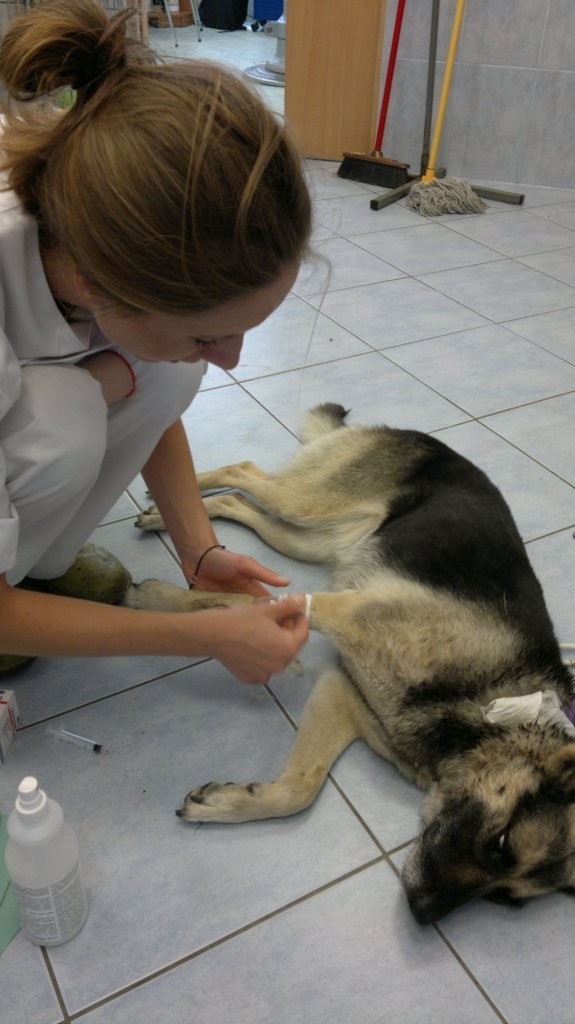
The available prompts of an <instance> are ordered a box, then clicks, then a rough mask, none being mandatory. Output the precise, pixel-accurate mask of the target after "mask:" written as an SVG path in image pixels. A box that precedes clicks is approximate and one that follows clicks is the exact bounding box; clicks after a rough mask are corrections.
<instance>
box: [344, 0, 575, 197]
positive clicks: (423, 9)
mask: <svg viewBox="0 0 575 1024" xmlns="http://www.w3.org/2000/svg"><path fill="white" fill-rule="evenodd" d="M455 2H456V0H441V9H440V24H439V43H438V65H437V72H436V85H435V97H436V101H437V98H438V96H439V89H440V85H441V81H442V77H443V70H444V64H443V63H440V62H441V61H444V60H445V57H446V54H447V47H448V43H449V35H450V31H451V25H452V21H453V15H454V11H455ZM352 6H353V5H352ZM396 7H397V2H396V0H388V2H387V19H386V38H385V48H384V58H385V59H384V65H383V74H384V75H385V71H386V68H387V57H388V53H389V45H390V41H391V36H392V32H393V20H394V18H395V12H396ZM430 20H431V0H407V3H406V8H405V18H404V22H403V29H402V35H401V39H400V44H399V55H398V61H397V66H396V74H395V80H394V84H393V92H392V95H391V103H390V109H389V115H388V121H387V126H386V132H385V137H384V146H383V149H384V152H385V154H386V156H390V157H393V158H395V159H397V160H405V161H408V162H409V163H411V165H412V171H414V172H418V171H419V163H420V153H421V137H422V133H423V118H424V110H425V87H426V77H427V54H428V46H429V28H430ZM439 163H440V165H441V164H443V166H446V167H447V172H448V174H449V175H451V176H453V177H458V178H461V177H463V178H467V179H469V180H472V179H492V180H495V181H502V182H503V181H504V182H512V183H524V184H540V185H550V186H559V187H564V188H575V0H468V2H467V5H466V14H465V20H464V23H463V30H462V35H461V38H460V43H459V49H458V56H457V64H456V67H455V72H454V76H453V80H452V87H451V93H450V98H449V105H448V110H447V117H446V120H445V127H444V132H443V139H442V146H441V151H440V161H439Z"/></svg>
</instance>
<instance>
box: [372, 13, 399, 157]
mask: <svg viewBox="0 0 575 1024" xmlns="http://www.w3.org/2000/svg"><path fill="white" fill-rule="evenodd" d="M405 2H406V0H399V2H398V4H397V12H396V15H395V26H394V29H393V38H392V40H391V50H390V51H389V64H388V65H387V74H386V76H385V87H384V90H383V99H382V101H381V112H380V115H379V124H378V126H377V135H376V136H375V146H374V151H375V152H376V153H379V152H380V150H381V144H382V142H383V133H384V131H385V122H386V121H387V111H388V109H389V97H390V96H391V86H392V84H393V75H394V72H395V62H396V60H397V50H398V47H399V36H400V33H401V24H402V22H403V12H404V10H405Z"/></svg>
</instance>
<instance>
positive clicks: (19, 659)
mask: <svg viewBox="0 0 575 1024" xmlns="http://www.w3.org/2000/svg"><path fill="white" fill-rule="evenodd" d="M31 661H34V658H32V657H31V656H30V655H28V654H0V676H6V675H10V673H11V672H19V671H20V669H21V668H26V665H29V664H30V662H31Z"/></svg>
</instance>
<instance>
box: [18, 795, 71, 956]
mask: <svg viewBox="0 0 575 1024" xmlns="http://www.w3.org/2000/svg"><path fill="white" fill-rule="evenodd" d="M8 835H9V837H10V838H9V839H8V842H7V844H6V851H5V860H6V868H7V870H8V874H9V875H10V878H11V880H12V887H13V889H14V892H15V895H16V899H17V900H18V906H19V909H20V923H21V925H22V931H23V932H24V934H25V935H26V936H27V938H29V939H30V941H31V942H35V943H36V944H37V945H39V946H40V945H41V946H59V945H60V944H61V943H62V942H67V941H68V939H71V938H73V936H74V935H76V934H77V932H79V931H80V928H81V927H82V925H83V924H84V922H85V921H86V918H87V916H88V900H87V898H86V892H85V889H84V885H83V883H82V878H81V875H80V862H79V857H78V841H77V839H76V833H75V832H74V830H73V829H72V828H71V826H70V825H68V824H67V822H65V821H64V815H63V812H62V808H61V807H60V804H58V803H56V801H55V800H51V799H49V798H48V797H47V796H46V794H45V793H44V791H43V790H41V789H40V787H39V786H38V782H37V780H36V779H34V778H33V777H32V776H31V775H28V776H26V778H25V779H22V782H21V783H20V785H19V786H18V796H17V798H16V806H15V807H14V810H13V811H11V813H10V815H9V817H8Z"/></svg>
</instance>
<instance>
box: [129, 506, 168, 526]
mask: <svg viewBox="0 0 575 1024" xmlns="http://www.w3.org/2000/svg"><path fill="white" fill-rule="evenodd" d="M134 526H137V527H138V529H139V530H146V531H150V530H165V529H166V527H165V526H164V520H163V519H162V517H161V515H160V513H159V512H158V509H157V508H156V506H155V505H150V507H149V508H147V509H146V511H145V512H140V515H139V516H138V518H137V519H136V521H135V523H134Z"/></svg>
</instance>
